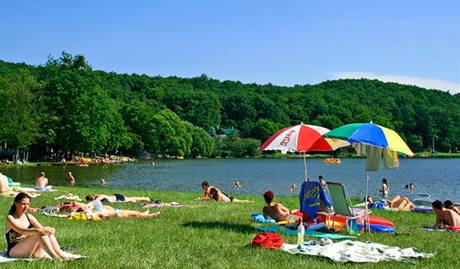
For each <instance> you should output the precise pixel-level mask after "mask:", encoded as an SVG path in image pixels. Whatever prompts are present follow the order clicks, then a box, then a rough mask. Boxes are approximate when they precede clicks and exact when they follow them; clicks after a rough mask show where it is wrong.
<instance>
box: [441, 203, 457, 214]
mask: <svg viewBox="0 0 460 269" xmlns="http://www.w3.org/2000/svg"><path fill="white" fill-rule="evenodd" d="M444 207H445V208H447V209H450V210H453V211H455V213H457V214H459V215H460V210H459V209H458V208H457V207H455V206H454V203H452V201H451V200H445V201H444Z"/></svg>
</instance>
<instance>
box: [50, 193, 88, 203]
mask: <svg viewBox="0 0 460 269" xmlns="http://www.w3.org/2000/svg"><path fill="white" fill-rule="evenodd" d="M54 200H73V201H82V199H81V198H80V197H79V196H78V195H73V194H71V193H68V194H63V195H61V196H58V197H56V198H54Z"/></svg>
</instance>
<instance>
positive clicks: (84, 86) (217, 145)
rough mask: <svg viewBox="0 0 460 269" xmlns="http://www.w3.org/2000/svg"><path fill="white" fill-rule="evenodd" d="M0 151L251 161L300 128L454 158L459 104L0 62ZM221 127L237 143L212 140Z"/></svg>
mask: <svg viewBox="0 0 460 269" xmlns="http://www.w3.org/2000/svg"><path fill="white" fill-rule="evenodd" d="M0 118H1V128H0V143H1V147H2V149H3V151H5V150H10V151H13V152H17V153H18V154H19V152H23V153H29V152H30V155H29V156H30V158H31V159H40V158H41V156H48V155H49V153H50V152H54V153H59V154H61V155H62V154H63V153H65V152H68V151H72V152H75V151H79V152H85V153H104V152H111V153H122V154H128V155H137V154H139V153H142V152H148V153H152V154H155V155H158V154H162V155H170V156H185V157H197V156H201V157H212V156H226V155H234V156H245V155H255V154H256V153H257V146H259V145H260V143H261V141H263V140H264V139H266V138H268V137H269V136H270V135H271V134H273V133H274V132H275V131H277V130H278V129H280V128H282V127H286V126H289V125H295V124H298V123H300V122H304V123H308V124H314V125H320V126H324V127H327V128H330V129H331V128H335V127H338V126H340V125H343V124H347V123H352V122H369V121H373V122H374V123H377V124H380V125H383V126H386V127H389V128H392V129H395V130H396V131H397V132H398V133H399V134H400V135H401V136H402V138H403V139H404V140H406V141H407V143H408V144H409V146H410V147H411V148H412V149H413V150H414V151H422V150H424V149H427V148H431V147H432V143H433V142H434V143H435V148H436V150H438V151H443V152H458V151H459V149H460V95H459V94H456V95H451V94H450V93H447V92H443V91H439V90H427V89H423V88H419V87H415V86H407V85H400V84H396V83H383V82H381V81H377V80H366V79H360V80H335V81H326V82H323V83H320V84H317V85H295V86H293V87H281V86H275V85H272V84H267V85H258V84H244V83H241V82H238V81H219V80H215V79H212V78H209V77H207V76H206V75H202V76H200V77H195V78H179V77H158V76H156V77H151V76H147V75H138V74H116V73H113V72H104V71H97V70H93V69H92V68H91V66H90V65H89V64H88V62H87V60H86V59H85V57H84V56H82V55H76V56H73V55H71V54H69V53H66V52H63V53H62V55H61V56H60V57H59V58H53V57H49V59H48V61H47V62H46V63H45V64H43V65H40V66H31V65H27V64H24V63H21V64H18V63H8V62H4V61H0ZM222 128H235V129H238V130H239V131H240V132H239V138H234V137H227V138H221V137H217V136H216V135H215V134H216V132H218V131H219V130H220V129H222Z"/></svg>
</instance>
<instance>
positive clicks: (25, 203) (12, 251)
mask: <svg viewBox="0 0 460 269" xmlns="http://www.w3.org/2000/svg"><path fill="white" fill-rule="evenodd" d="M29 206H30V197H29V195H27V194H26V193H23V192H21V193H19V194H18V195H16V197H15V198H14V203H13V205H12V206H11V209H10V212H9V213H8V216H7V217H6V226H5V228H6V233H5V235H6V242H7V245H8V250H7V254H8V255H9V256H10V257H14V258H30V257H33V258H44V257H50V256H51V257H55V258H57V259H59V260H69V259H73V258H76V256H74V255H72V254H68V253H64V252H63V251H62V250H61V248H60V247H59V244H58V242H57V240H56V237H55V236H54V233H55V230H54V228H52V227H44V226H42V225H41V224H40V223H39V222H38V220H37V219H35V217H34V216H32V215H29V214H27V211H28V209H29ZM43 251H44V252H43Z"/></svg>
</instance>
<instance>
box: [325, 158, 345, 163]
mask: <svg viewBox="0 0 460 269" xmlns="http://www.w3.org/2000/svg"><path fill="white" fill-rule="evenodd" d="M323 163H330V164H340V163H341V161H340V159H339V158H326V159H324V160H323Z"/></svg>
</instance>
